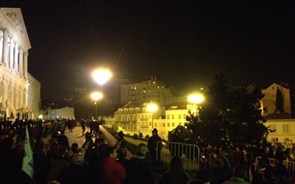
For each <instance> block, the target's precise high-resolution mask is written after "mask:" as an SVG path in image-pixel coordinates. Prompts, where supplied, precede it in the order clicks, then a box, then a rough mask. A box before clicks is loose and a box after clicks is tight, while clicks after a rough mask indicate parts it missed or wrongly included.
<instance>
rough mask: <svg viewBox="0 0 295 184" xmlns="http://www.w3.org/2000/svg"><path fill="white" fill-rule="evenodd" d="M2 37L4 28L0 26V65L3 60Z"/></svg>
mask: <svg viewBox="0 0 295 184" xmlns="http://www.w3.org/2000/svg"><path fill="white" fill-rule="evenodd" d="M3 37H4V29H3V28H1V27H0V65H1V64H3V63H4V61H3V46H4V43H3Z"/></svg>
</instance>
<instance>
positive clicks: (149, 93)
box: [121, 77, 172, 107]
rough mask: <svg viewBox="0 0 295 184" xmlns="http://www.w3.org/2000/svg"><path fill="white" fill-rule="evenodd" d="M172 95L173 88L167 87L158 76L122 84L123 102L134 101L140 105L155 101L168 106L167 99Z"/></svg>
mask: <svg viewBox="0 0 295 184" xmlns="http://www.w3.org/2000/svg"><path fill="white" fill-rule="evenodd" d="M170 97H172V92H171V89H169V88H166V87H165V85H164V83H163V82H161V81H158V80H157V78H156V77H151V79H149V80H145V81H141V82H139V83H131V84H124V85H121V104H127V103H128V102H132V103H134V104H137V105H139V104H143V103H146V102H150V101H155V102H157V103H158V104H159V105H160V106H163V107H166V106H167V99H168V98H170Z"/></svg>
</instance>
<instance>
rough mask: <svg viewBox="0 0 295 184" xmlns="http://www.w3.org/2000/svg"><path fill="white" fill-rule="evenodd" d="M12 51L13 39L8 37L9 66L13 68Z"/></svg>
mask: <svg viewBox="0 0 295 184" xmlns="http://www.w3.org/2000/svg"><path fill="white" fill-rule="evenodd" d="M13 51H14V43H13V39H12V38H11V37H10V52H9V53H10V56H9V68H13V67H14V66H13V64H14V59H13V57H14V55H13Z"/></svg>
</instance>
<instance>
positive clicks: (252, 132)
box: [187, 74, 267, 148]
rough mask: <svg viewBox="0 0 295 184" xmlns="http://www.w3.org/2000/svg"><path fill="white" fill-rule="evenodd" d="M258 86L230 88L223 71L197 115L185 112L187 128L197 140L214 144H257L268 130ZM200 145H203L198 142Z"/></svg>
mask: <svg viewBox="0 0 295 184" xmlns="http://www.w3.org/2000/svg"><path fill="white" fill-rule="evenodd" d="M262 97H263V94H262V93H261V90H258V89H257V88H254V89H252V90H249V89H247V88H230V87H229V85H228V82H227V81H226V80H225V76H224V75H222V74H221V75H217V76H216V77H215V82H214V83H213V84H212V85H211V86H210V87H209V91H208V93H207V94H206V102H205V103H204V104H202V106H201V107H200V109H199V116H198V117H195V116H194V115H192V114H191V115H190V116H188V118H187V120H188V124H187V128H188V129H189V130H191V132H192V134H191V139H192V140H193V141H194V142H197V143H198V144H203V145H211V146H216V147H229V146H234V147H240V148H241V147H245V146H247V145H257V144H259V142H260V141H261V140H262V138H263V137H264V135H265V134H266V133H267V128H266V127H265V126H264V124H263V123H264V122H265V120H264V118H263V117H262V116H261V106H260V100H261V99H262ZM201 146H202V145H201Z"/></svg>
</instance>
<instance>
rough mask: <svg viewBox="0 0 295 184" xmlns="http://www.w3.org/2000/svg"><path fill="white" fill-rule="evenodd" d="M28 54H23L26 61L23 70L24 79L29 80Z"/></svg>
mask: <svg viewBox="0 0 295 184" xmlns="http://www.w3.org/2000/svg"><path fill="white" fill-rule="evenodd" d="M28 55H29V54H28V52H24V53H23V61H24V65H23V66H24V68H23V71H24V72H23V73H24V77H25V78H26V79H27V78H28Z"/></svg>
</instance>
